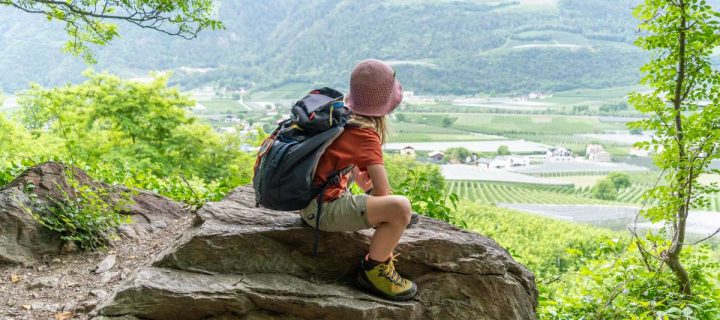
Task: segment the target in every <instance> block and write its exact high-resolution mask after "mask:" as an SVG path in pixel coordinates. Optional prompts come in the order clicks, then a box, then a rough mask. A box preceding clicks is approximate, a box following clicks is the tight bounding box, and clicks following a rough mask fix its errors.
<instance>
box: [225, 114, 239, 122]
mask: <svg viewBox="0 0 720 320" xmlns="http://www.w3.org/2000/svg"><path fill="white" fill-rule="evenodd" d="M223 121H224V122H225V123H240V122H242V121H243V120H242V119H240V118H238V117H236V116H233V115H228V116H226V117H225V119H224V120H223Z"/></svg>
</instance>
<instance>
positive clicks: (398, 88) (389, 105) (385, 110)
mask: <svg viewBox="0 0 720 320" xmlns="http://www.w3.org/2000/svg"><path fill="white" fill-rule="evenodd" d="M402 100H403V87H402V84H400V81H398V80H397V79H395V83H394V84H393V89H392V92H391V93H390V96H389V97H388V100H387V101H386V102H385V103H384V104H382V105H380V106H364V105H357V104H356V103H355V99H354V97H353V92H352V91H350V92H349V93H348V95H347V101H345V104H346V105H347V107H348V108H350V110H352V111H353V113H355V114H359V115H361V116H368V117H384V116H386V115H388V114H390V113H391V112H393V110H395V108H397V107H398V106H399V105H400V103H401V102H402Z"/></svg>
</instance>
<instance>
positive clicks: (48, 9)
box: [0, 0, 223, 63]
mask: <svg viewBox="0 0 720 320" xmlns="http://www.w3.org/2000/svg"><path fill="white" fill-rule="evenodd" d="M0 6H9V7H14V8H17V9H19V10H21V11H24V12H28V13H39V14H42V15H45V16H46V17H47V20H48V21H53V20H57V21H61V22H64V23H65V31H66V32H67V35H68V36H69V37H70V40H68V41H67V42H66V43H65V47H64V50H65V51H67V52H70V53H72V54H74V55H82V56H83V58H84V59H85V60H86V61H87V62H91V63H94V62H95V57H94V55H93V53H92V51H91V50H90V47H88V45H89V44H92V45H105V44H107V43H109V42H110V41H112V40H114V39H115V38H117V37H119V36H120V34H119V31H118V26H117V25H116V24H115V23H111V22H107V21H120V20H122V21H126V22H129V23H132V24H135V25H138V26H140V27H142V28H147V29H155V30H157V31H160V32H163V33H166V34H170V35H177V36H181V37H184V38H186V39H191V38H195V37H196V36H197V34H198V32H200V31H201V30H203V29H207V28H210V29H213V30H216V29H222V28H223V24H222V23H221V22H220V21H218V20H214V19H213V17H212V14H213V2H212V0H183V1H169V0H133V1H109V0H90V1H81V2H77V1H57V2H46V1H22V0H0Z"/></svg>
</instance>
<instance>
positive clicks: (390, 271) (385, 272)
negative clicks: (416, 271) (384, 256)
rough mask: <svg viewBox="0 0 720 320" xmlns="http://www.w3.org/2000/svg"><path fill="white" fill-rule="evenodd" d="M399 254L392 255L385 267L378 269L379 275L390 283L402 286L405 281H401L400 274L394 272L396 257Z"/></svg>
mask: <svg viewBox="0 0 720 320" xmlns="http://www.w3.org/2000/svg"><path fill="white" fill-rule="evenodd" d="M399 255H400V254H399V253H398V254H394V255H393V256H392V258H390V262H388V263H387V264H386V265H383V267H382V268H381V269H380V275H381V276H383V277H385V278H387V279H388V280H390V281H391V282H392V283H394V284H396V285H398V286H403V285H405V279H403V278H402V277H401V276H400V274H398V273H397V271H395V262H397V257H398V256H399Z"/></svg>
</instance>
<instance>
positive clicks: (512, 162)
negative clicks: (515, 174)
mask: <svg viewBox="0 0 720 320" xmlns="http://www.w3.org/2000/svg"><path fill="white" fill-rule="evenodd" d="M527 165H530V159H528V158H524V157H512V156H500V157H495V159H493V160H492V161H491V162H490V164H489V167H490V168H495V169H505V168H511V167H522V166H527Z"/></svg>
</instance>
